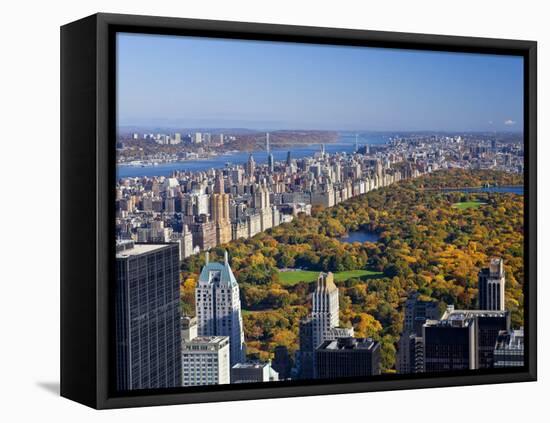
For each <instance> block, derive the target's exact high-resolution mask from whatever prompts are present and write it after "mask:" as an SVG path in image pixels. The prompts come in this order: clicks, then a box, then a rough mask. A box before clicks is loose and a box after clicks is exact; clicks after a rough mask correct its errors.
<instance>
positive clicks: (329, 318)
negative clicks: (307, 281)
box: [311, 272, 340, 348]
mask: <svg viewBox="0 0 550 423" xmlns="http://www.w3.org/2000/svg"><path fill="white" fill-rule="evenodd" d="M339 311H340V309H339V304H338V288H337V287H336V285H335V284H334V275H333V274H332V272H329V273H320V274H319V278H318V279H317V288H316V289H315V292H314V293H313V308H312V312H311V318H312V320H313V347H314V348H317V347H318V346H319V345H320V344H321V343H322V342H324V341H325V340H326V339H327V337H328V335H329V332H330V329H332V328H335V327H337V326H338V324H339V321H340V320H339V316H338V314H339Z"/></svg>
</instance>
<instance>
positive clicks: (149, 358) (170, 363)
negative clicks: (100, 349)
mask: <svg viewBox="0 0 550 423" xmlns="http://www.w3.org/2000/svg"><path fill="white" fill-rule="evenodd" d="M178 254H179V253H178V246H177V244H134V243H133V242H132V241H126V242H121V243H118V244H117V253H116V274H117V280H116V294H115V302H116V304H115V313H116V316H115V322H116V334H115V336H116V378H117V380H116V386H117V388H118V389H119V390H130V389H148V388H169V387H178V386H181V377H182V375H181V330H180V314H181V313H180V304H179V301H180V299H179V268H178V262H179V257H178Z"/></svg>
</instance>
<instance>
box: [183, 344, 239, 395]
mask: <svg viewBox="0 0 550 423" xmlns="http://www.w3.org/2000/svg"><path fill="white" fill-rule="evenodd" d="M181 367H182V376H183V377H182V385H183V386H201V385H222V384H226V383H230V381H231V379H230V375H231V373H230V372H231V367H230V365H229V338H228V337H227V336H198V337H196V338H193V339H190V340H187V341H186V340H184V341H183V342H182V347H181Z"/></svg>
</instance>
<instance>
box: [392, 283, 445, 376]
mask: <svg viewBox="0 0 550 423" xmlns="http://www.w3.org/2000/svg"><path fill="white" fill-rule="evenodd" d="M418 297H419V295H418V293H415V294H413V295H411V296H410V297H409V298H408V299H407V301H406V302H405V306H404V314H405V318H404V321H403V333H402V334H401V338H400V339H399V344H398V350H397V360H396V368H397V371H398V372H399V373H403V374H405V373H414V372H415V369H417V368H418V367H419V363H418V355H417V351H418V349H419V345H418V341H419V340H418V339H417V338H421V337H422V326H423V325H424V323H425V322H426V321H427V320H436V319H439V317H440V313H439V304H438V303H437V302H435V301H422V300H419V299H418ZM411 348H413V349H412V350H411Z"/></svg>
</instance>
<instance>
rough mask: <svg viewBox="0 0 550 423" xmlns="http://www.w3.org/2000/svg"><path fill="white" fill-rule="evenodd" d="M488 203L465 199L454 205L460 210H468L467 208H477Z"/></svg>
mask: <svg viewBox="0 0 550 423" xmlns="http://www.w3.org/2000/svg"><path fill="white" fill-rule="evenodd" d="M484 204H486V203H483V202H481V201H463V202H461V203H454V204H453V207H454V208H456V209H459V210H466V209H477V208H478V207H479V206H482V205H484Z"/></svg>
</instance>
